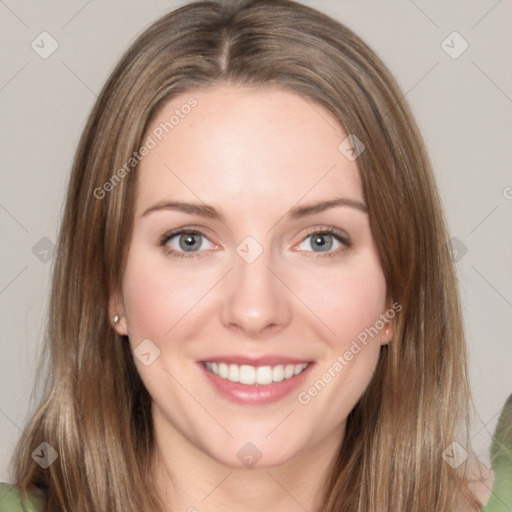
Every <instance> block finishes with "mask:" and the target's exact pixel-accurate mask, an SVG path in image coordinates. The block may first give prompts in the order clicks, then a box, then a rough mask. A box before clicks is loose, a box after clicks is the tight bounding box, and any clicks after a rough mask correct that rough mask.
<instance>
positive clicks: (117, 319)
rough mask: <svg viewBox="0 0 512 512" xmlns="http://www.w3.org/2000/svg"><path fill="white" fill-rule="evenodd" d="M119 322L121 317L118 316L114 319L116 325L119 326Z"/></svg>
mask: <svg viewBox="0 0 512 512" xmlns="http://www.w3.org/2000/svg"><path fill="white" fill-rule="evenodd" d="M117 322H119V315H116V316H115V317H114V324H117Z"/></svg>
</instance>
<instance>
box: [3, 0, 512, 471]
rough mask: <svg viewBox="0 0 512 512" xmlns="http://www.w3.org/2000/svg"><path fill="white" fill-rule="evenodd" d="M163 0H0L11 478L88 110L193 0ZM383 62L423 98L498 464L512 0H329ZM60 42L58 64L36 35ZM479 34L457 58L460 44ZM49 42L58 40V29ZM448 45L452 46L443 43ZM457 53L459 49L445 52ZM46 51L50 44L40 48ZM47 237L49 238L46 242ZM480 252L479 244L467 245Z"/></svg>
mask: <svg viewBox="0 0 512 512" xmlns="http://www.w3.org/2000/svg"><path fill="white" fill-rule="evenodd" d="M183 3H184V2H172V1H169V0H168V1H163V0H160V1H159V0H144V1H141V0H125V1H121V0H108V1H100V0H90V1H86V0H72V1H71V0H66V1H64V0H60V1H47V2H36V1H35V0H30V1H29V0H5V1H2V0H0V28H1V38H2V45H1V47H0V55H1V63H2V65H1V67H0V108H1V112H2V115H1V120H0V123H1V133H2V136H1V142H0V144H1V155H2V158H1V161H0V165H1V177H2V185H1V187H0V229H1V233H2V237H1V245H0V247H1V248H0V252H1V260H2V267H1V273H0V308H1V311H2V315H1V326H0V327H1V333H2V338H1V345H0V346H1V358H0V389H1V393H0V453H1V459H0V481H9V474H8V472H7V463H8V459H9V457H10V455H11V452H12V449H13V447H14V444H15V441H16V440H17V438H18V437H19V436H20V435H23V434H22V428H23V426H24V424H25V421H26V419H27V418H28V416H29V414H30V411H31V410H32V409H33V405H34V400H32V401H30V396H31V390H32V386H33V382H34V377H35V368H36V360H37V359H36V356H37V353H38V350H39V347H40V344H41V337H42V332H43V328H44V322H45V314H46V306H47V300H48V293H49V277H50V269H51V251H50V252H48V249H49V248H51V242H54V241H55V239H56V234H57V226H58V222H59V216H60V211H61V205H62V201H63V199H64V192H65V186H66V183H67V179H68V174H69V170H70V166H71V162H72V158H73V154H74V151H75V149H76V145H77V142H78V137H79V134H80V133H81V131H82V129H83V126H84V123H85V119H86V116H87V115H88V113H89V111H90V109H91V108H92V105H93V102H94V100H95V99H96V95H97V94H98V93H99V91H100V89H101V87H102V85H103V83H104V81H105V80H106V78H107V76H108V74H109V73H110V71H111V70H112V68H113V66H114V64H115V63H116V62H117V60H118V59H119V58H120V56H121V54H122V53H123V52H124V50H125V49H126V48H127V47H128V45H129V43H130V42H131V41H132V40H133V39H134V37H135V36H136V35H137V34H138V33H140V32H141V31H142V30H143V29H144V28H145V27H146V26H148V25H149V24H150V23H151V22H152V21H153V20H155V19H156V18H157V17H159V16H160V15H162V14H163V13H165V12H167V11H169V10H171V9H173V8H174V7H176V6H178V5H181V4H183ZM304 3H307V4H308V5H311V6H313V7H316V8H318V9H320V10H322V11H324V12H326V13H328V14H330V15H332V16H333V17H335V18H337V19H339V20H340V21H342V22H344V23H345V24H346V25H348V26H349V27H350V28H352V29H353V30H355V32H356V33H357V34H359V35H360V36H361V37H362V38H363V39H364V40H366V42H368V43H369V44H370V46H371V47H372V48H373V49H374V50H375V51H376V52H377V53H378V54H379V55H380V56H381V58H382V59H383V60H384V62H385V63H386V64H387V65H388V66H389V68H390V69H391V71H392V72H393V73H394V74H395V76H396V77H397V79H398V82H399V84H400V86H401V87H402V89H403V92H404V93H405V97H406V99H407V101H408V102H409V103H410V104H411V105H412V108H413V111H414V113H415V115H416V117H417V120H418V123H419V125H420V128H421V130H422V132H423V135H424V137H425V142H426V144H427V149H428V150H429V153H430V156H431V159H432V163H433V166H434V169H435V172H436V176H437V180H438V184H439V188H440V191H441V196H442V200H443V203H444V205H445V208H446V217H447V221H448V224H449V228H450V232H451V236H452V237H456V239H457V240H455V241H454V244H453V246H454V247H455V248H456V249H457V256H456V259H458V261H457V268H458V274H459V277H460V288H461V294H462V302H463V308H464V315H465V324H466V328H467V333H468V343H469V347H470V358H471V359H470V362H471V366H470V377H471V383H472V387H473V391H474V396H475V404H476V409H477V412H478V415H477V417H476V418H475V423H474V426H473V429H472V432H473V436H474V437H473V442H474V445H475V448H476V449H477V452H478V453H479V455H480V456H481V458H482V459H483V460H487V452H488V449H489V443H490V440H491V438H490V436H491V434H492V432H493V431H494V428H495V425H496V421H497V415H498V413H499V411H500V409H501V408H502V406H503V404H504V402H505V399H506V398H507V396H508V395H509V394H510V393H512V372H511V368H512V343H511V331H512V314H511V313H512V265H511V262H512V257H511V256H512V255H511V253H512V229H511V228H512V226H511V224H512V222H511V221H512V173H511V172H510V171H511V152H510V146H511V143H512V116H511V114H512V68H511V65H510V55H512V30H511V25H510V21H511V19H512V17H511V15H512V2H511V0H500V1H496V0H479V1H477V0H458V1H451V2H444V1H441V0H435V1H426V0H416V1H414V2H413V1H412V0H397V1H393V2H377V1H369V0H364V1H361V0H347V1H345V0H342V1H335V0H317V1H309V2H304ZM43 31H46V32H48V33H49V34H51V36H52V37H53V38H54V39H55V40H56V41H57V43H58V48H57V50H56V51H55V52H54V53H53V54H52V55H50V56H49V57H48V58H46V59H43V58H41V57H40V56H39V54H38V53H36V51H34V50H33V49H32V47H31V44H32V42H33V41H34V40H35V43H34V45H35V44H39V46H40V47H42V46H43V44H44V48H45V49H46V50H48V49H49V48H50V40H49V39H48V38H47V39H45V40H44V43H41V37H38V36H39V35H40V34H41V33H42V32H43ZM453 31H457V32H458V33H459V34H460V35H461V36H462V37H463V38H464V40H466V41H467V43H468V44H469V47H468V49H467V50H466V51H465V52H464V53H462V54H461V55H460V56H458V58H453V54H454V52H459V51H460V49H461V48H462V46H461V43H462V41H461V40H457V36H456V37H455V38H453V37H449V38H448V39H447V40H446V38H447V36H449V35H450V34H451V33H452V32H453ZM44 37H47V36H44ZM444 40H446V42H445V43H444V44H443V46H442V42H443V41H444ZM443 47H444V48H445V49H447V50H449V51H450V52H451V53H452V56H450V55H449V54H448V53H447V52H446V51H445V49H443ZM39 51H43V48H40V49H39ZM45 237H46V238H45ZM466 251H467V252H466Z"/></svg>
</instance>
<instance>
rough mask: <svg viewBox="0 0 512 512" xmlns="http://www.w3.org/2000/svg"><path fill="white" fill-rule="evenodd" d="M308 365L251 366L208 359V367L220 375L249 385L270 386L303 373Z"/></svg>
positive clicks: (206, 365) (210, 370)
mask: <svg viewBox="0 0 512 512" xmlns="http://www.w3.org/2000/svg"><path fill="white" fill-rule="evenodd" d="M307 366H308V363H301V364H287V365H282V364H278V365H275V366H257V367H255V366H249V365H247V364H242V365H237V364H227V363H214V362H210V361H207V362H206V363H205V367H206V369H207V370H208V371H209V372H211V373H214V374H215V375H217V376H218V377H220V378H221V379H226V380H229V381H231V382H240V383H241V384H245V385H247V386H252V385H254V384H258V385H260V386H268V385H269V384H272V382H281V381H282V380H285V379H290V378H292V377H294V376H295V375H298V374H299V373H302V372H303V371H304V370H305V369H306V368H307Z"/></svg>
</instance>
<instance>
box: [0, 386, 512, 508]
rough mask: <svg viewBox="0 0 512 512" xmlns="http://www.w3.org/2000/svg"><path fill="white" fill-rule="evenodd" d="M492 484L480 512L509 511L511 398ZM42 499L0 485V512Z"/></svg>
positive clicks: (497, 441)
mask: <svg viewBox="0 0 512 512" xmlns="http://www.w3.org/2000/svg"><path fill="white" fill-rule="evenodd" d="M491 461H492V469H493V471H494V484H493V487H492V492H491V496H490V498H489V501H488V502H487V505H485V507H483V508H482V512H511V511H512V395H510V396H509V397H508V400H507V402H506V403H505V407H504V408H503V411H502V413H501V416H500V419H499V420H498V425H497V427H496V432H495V434H494V437H493V440H492V445H491ZM43 508H44V498H43V495H42V493H41V492H40V491H35V492H32V493H29V494H28V496H27V497H26V498H25V499H23V498H22V496H21V490H20V489H19V488H18V487H17V486H16V485H9V484H2V483H0V512H42V511H43Z"/></svg>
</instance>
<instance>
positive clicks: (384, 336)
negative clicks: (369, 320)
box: [380, 322, 395, 345]
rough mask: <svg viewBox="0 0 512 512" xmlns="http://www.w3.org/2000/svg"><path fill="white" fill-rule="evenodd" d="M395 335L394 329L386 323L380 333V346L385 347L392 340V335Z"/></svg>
mask: <svg viewBox="0 0 512 512" xmlns="http://www.w3.org/2000/svg"><path fill="white" fill-rule="evenodd" d="M394 334H395V329H394V326H393V323H392V322H386V327H384V329H382V331H381V333H380V344H381V345H387V344H388V343H389V342H390V341H391V340H392V339H393V335H394Z"/></svg>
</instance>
